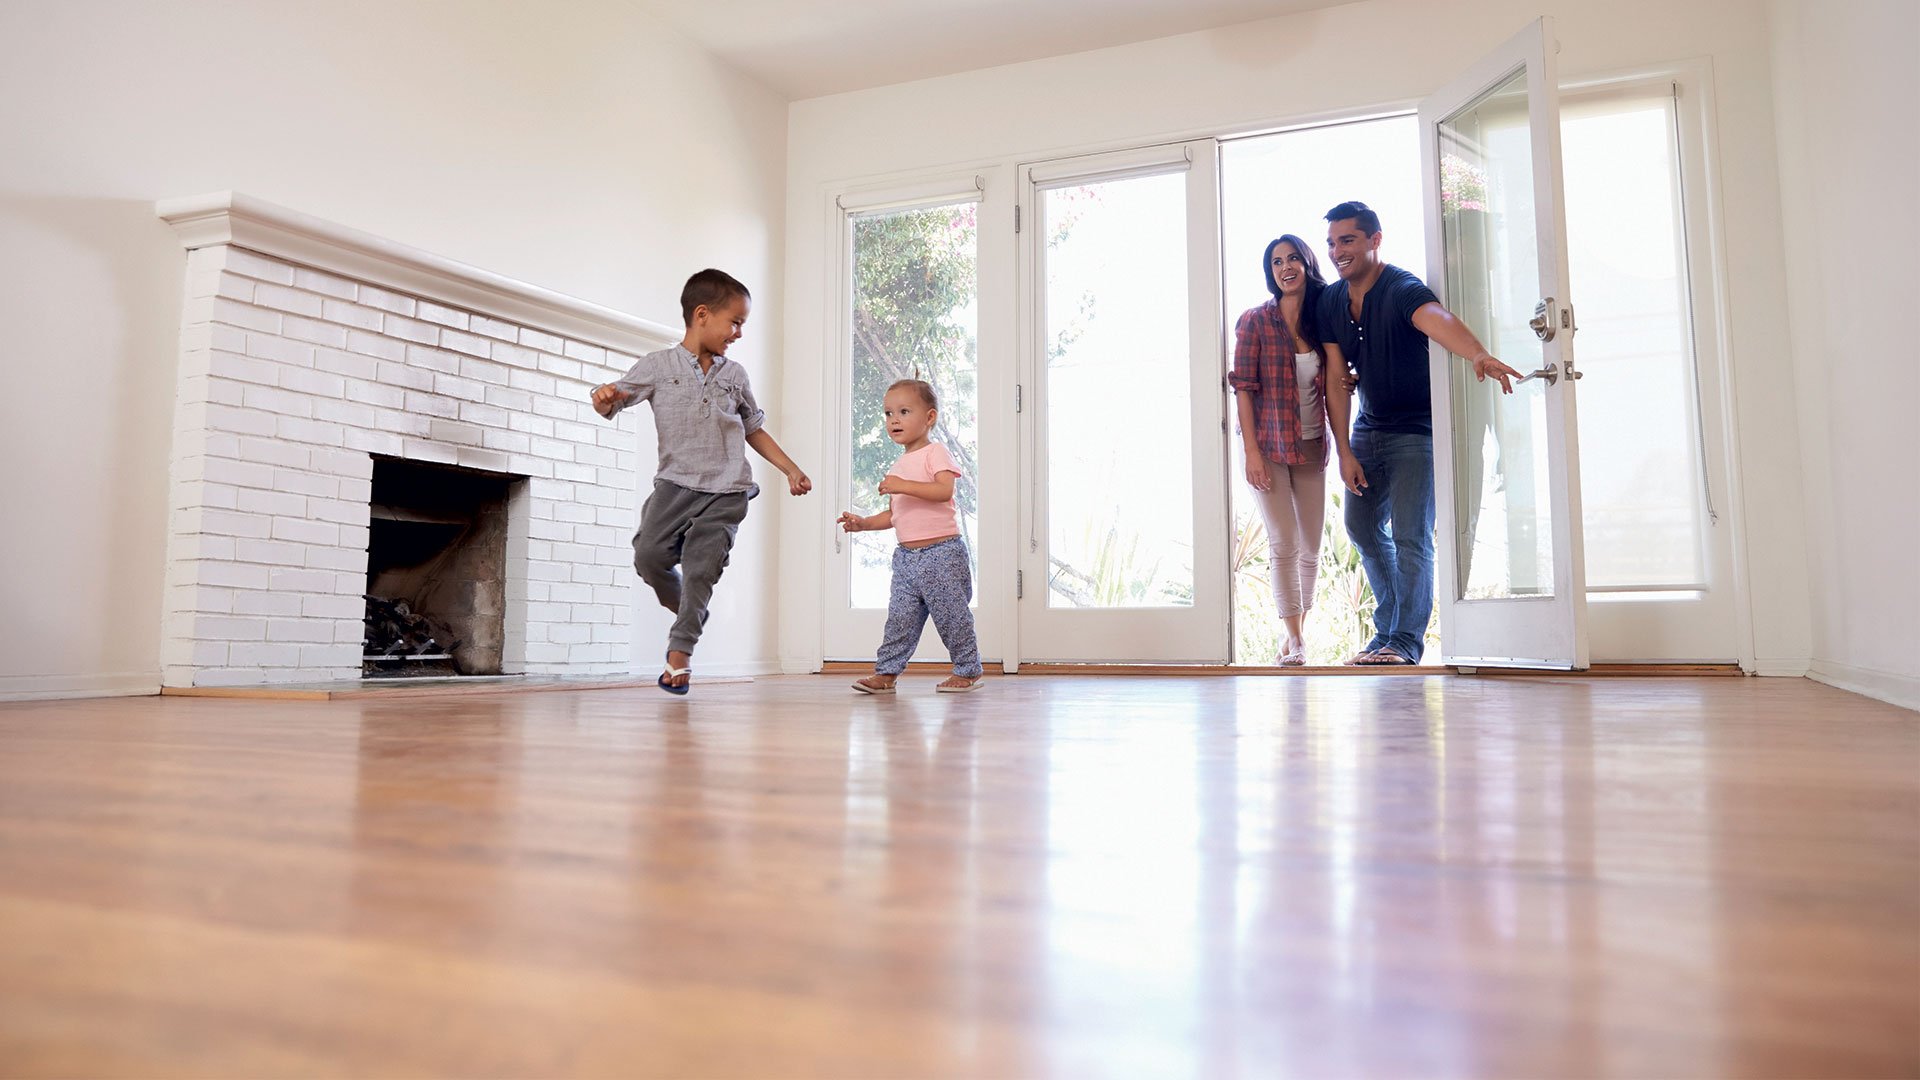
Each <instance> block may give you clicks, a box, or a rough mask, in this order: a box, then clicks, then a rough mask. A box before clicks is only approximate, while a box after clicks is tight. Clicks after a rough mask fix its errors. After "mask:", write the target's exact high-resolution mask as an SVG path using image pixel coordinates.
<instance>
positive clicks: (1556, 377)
mask: <svg viewBox="0 0 1920 1080" xmlns="http://www.w3.org/2000/svg"><path fill="white" fill-rule="evenodd" d="M1579 377H1580V376H1578V375H1575V376H1574V378H1576V379H1577V378H1579ZM1528 379H1545V380H1546V381H1547V385H1548V386H1552V385H1553V384H1554V383H1557V382H1559V381H1560V369H1559V368H1556V367H1554V366H1553V365H1552V364H1548V365H1547V366H1546V367H1543V368H1541V369H1540V370H1539V371H1535V372H1530V373H1528V374H1526V375H1522V376H1520V377H1519V378H1518V379H1515V380H1514V381H1513V385H1515V386H1519V385H1520V384H1521V383H1523V382H1526V381H1527V380H1528Z"/></svg>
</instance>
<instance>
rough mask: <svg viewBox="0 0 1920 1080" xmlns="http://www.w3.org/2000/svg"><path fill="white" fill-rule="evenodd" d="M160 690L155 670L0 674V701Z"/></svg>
mask: <svg viewBox="0 0 1920 1080" xmlns="http://www.w3.org/2000/svg"><path fill="white" fill-rule="evenodd" d="M159 692H160V672H159V671H157V670H156V671H131V672H123V673H121V674H117V675H0V701H47V700H51V699H55V698H92V697H143V696H146V695H148V694H157V693H159Z"/></svg>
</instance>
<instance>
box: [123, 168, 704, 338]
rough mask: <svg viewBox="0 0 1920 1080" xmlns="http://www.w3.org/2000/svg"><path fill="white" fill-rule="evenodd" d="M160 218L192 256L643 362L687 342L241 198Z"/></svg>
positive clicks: (167, 206) (162, 210)
mask: <svg viewBox="0 0 1920 1080" xmlns="http://www.w3.org/2000/svg"><path fill="white" fill-rule="evenodd" d="M154 212H155V213H156V214H158V215H159V216H160V218H161V219H162V220H164V221H166V222H167V223H168V224H169V225H172V226H173V228H174V231H175V232H176V233H178V234H179V237H180V242H181V244H182V245H184V246H185V247H186V249H187V250H188V251H192V250H195V249H196V248H203V247H210V246H213V245H216V244H231V245H233V246H234V247H238V248H245V249H247V250H249V251H254V252H258V253H260V254H262V255H268V256H271V257H273V258H277V259H281V260H283V261H286V262H290V263H296V264H298V265H301V266H309V267H312V268H314V269H316V270H325V271H328V272H331V273H335V274H339V275H342V276H344V277H349V278H353V279H355V280H358V281H364V282H368V283H370V284H373V285H378V286H382V287H385V288H389V289H392V290H394V291H395V292H401V293H406V294H408V295H411V296H418V297H424V298H426V299H428V300H433V301H436V302H439V303H444V304H447V305H449V306H451V307H457V308H461V309H463V310H467V311H479V312H487V313H489V314H491V315H494V316H495V317H498V318H501V319H505V320H507V321H510V322H515V323H518V324H520V325H522V326H528V327H532V328H534V329H537V330H544V331H547V332H549V333H552V334H557V335H559V336H561V337H566V338H572V339H574V340H576V341H585V342H591V343H593V344H595V345H601V346H605V347H607V348H610V349H614V350H616V351H618V352H622V353H629V354H634V355H638V354H642V353H649V352H653V351H655V350H657V349H664V348H666V347H667V346H669V345H671V344H673V343H674V342H676V341H679V340H680V338H681V336H682V332H681V331H680V330H676V329H674V328H672V327H670V326H667V325H665V324H663V323H657V322H653V321H651V320H649V319H642V318H640V317H639V316H636V315H629V314H627V313H626V312H623V311H617V310H615V309H613V308H609V307H603V306H601V305H599V304H595V303H591V302H589V301H586V300H581V299H579V298H578V297H573V296H568V295H566V294H564V293H558V292H554V291H553V290H551V289H543V288H541V287H540V286H538V285H531V284H528V283H527V282H524V281H519V280H516V279H514V278H510V277H506V276H504V275H501V274H496V273H493V272H492V271H489V270H483V269H481V268H479V267H477V266H470V265H468V264H466V263H462V262H457V261H455V260H453V259H448V258H445V257H442V256H439V255H435V254H433V253H432V252H429V251H422V250H420V249H419V248H415V247H409V246H407V245H405V244H400V243H395V242H394V241H392V240H388V239H385V238H383V237H380V236H375V235H374V234H372V233H367V232H362V231H360V230H359V229H353V228H349V227H347V226H345V225H340V224H336V223H334V222H331V221H327V220H325V219H323V218H317V217H314V216H313V215H311V214H303V213H301V212H299V211H297V210H289V209H287V208H286V207H284V206H279V205H276V204H274V203H270V202H267V201H266V200H264V199H256V198H254V197H253V196H251V195H245V194H242V193H240V192H237V191H220V192H213V193H210V194H206V195H192V196H187V197H184V198H178V199H162V200H160V201H159V202H157V203H155V204H154Z"/></svg>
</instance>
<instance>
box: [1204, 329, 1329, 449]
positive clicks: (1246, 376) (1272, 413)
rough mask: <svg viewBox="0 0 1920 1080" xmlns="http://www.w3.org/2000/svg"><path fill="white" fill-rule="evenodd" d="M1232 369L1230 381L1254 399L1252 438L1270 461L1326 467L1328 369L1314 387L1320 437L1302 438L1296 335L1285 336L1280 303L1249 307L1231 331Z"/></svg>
mask: <svg viewBox="0 0 1920 1080" xmlns="http://www.w3.org/2000/svg"><path fill="white" fill-rule="evenodd" d="M1303 314H1304V313H1303ZM1233 336H1234V343H1233V371H1232V372H1231V373H1229V374H1228V376H1227V381H1228V382H1230V383H1232V384H1233V388H1234V389H1235V390H1237V391H1245V392H1248V393H1251V394H1252V395H1253V434H1254V441H1255V442H1256V443H1258V444H1259V447H1260V452H1261V453H1262V454H1265V455H1266V457H1267V460H1268V461H1278V462H1281V463H1283V464H1287V465H1322V466H1324V465H1325V464H1326V463H1327V438H1326V430H1325V429H1326V424H1327V367H1326V364H1325V363H1324V362H1323V363H1322V364H1321V365H1320V374H1318V375H1316V376H1314V379H1313V385H1314V388H1315V389H1316V390H1318V391H1319V396H1320V410H1319V417H1318V421H1317V422H1318V423H1319V425H1320V427H1321V434H1320V438H1318V439H1303V438H1301V437H1300V436H1301V435H1302V434H1303V431H1302V428H1301V426H1300V387H1299V383H1297V382H1296V381H1295V379H1294V373H1293V335H1292V334H1291V333H1288V332H1287V320H1286V317H1285V316H1283V315H1281V314H1280V301H1278V300H1269V301H1267V302H1266V303H1264V304H1261V305H1260V306H1259V307H1257V308H1249V309H1247V312H1246V314H1244V315H1242V316H1240V322H1239V324H1238V325H1237V326H1235V327H1234V331H1233Z"/></svg>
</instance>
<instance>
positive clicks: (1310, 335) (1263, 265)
mask: <svg viewBox="0 0 1920 1080" xmlns="http://www.w3.org/2000/svg"><path fill="white" fill-rule="evenodd" d="M1281 244H1292V245H1293V250H1295V251H1297V252H1299V253H1300V261H1301V262H1303V263H1305V264H1306V266H1307V287H1306V290H1305V292H1304V293H1303V294H1302V295H1301V297H1300V341H1301V343H1302V344H1304V345H1305V346H1306V347H1307V348H1309V349H1312V350H1313V351H1314V352H1319V351H1320V328H1319V327H1318V326H1316V325H1314V313H1315V311H1316V310H1318V308H1319V307H1320V294H1321V293H1322V292H1323V291H1325V290H1326V287H1327V282H1326V279H1325V278H1322V277H1321V276H1320V260H1319V259H1318V258H1316V257H1315V256H1314V254H1313V249H1312V248H1310V247H1308V246H1307V242H1306V241H1305V240H1302V239H1300V238H1299V237H1297V236H1295V235H1293V234H1292V233H1283V234H1282V235H1281V236H1280V238H1279V239H1277V240H1275V241H1273V242H1272V243H1270V244H1268V245H1267V250H1266V251H1265V252H1264V253H1262V254H1261V256H1260V272H1261V273H1262V274H1264V275H1266V279H1267V291H1268V292H1270V293H1272V294H1273V298H1274V299H1275V300H1279V299H1280V283H1279V282H1278V281H1276V280H1274V277H1273V249H1274V248H1277V247H1279V246H1280V245H1281Z"/></svg>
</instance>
